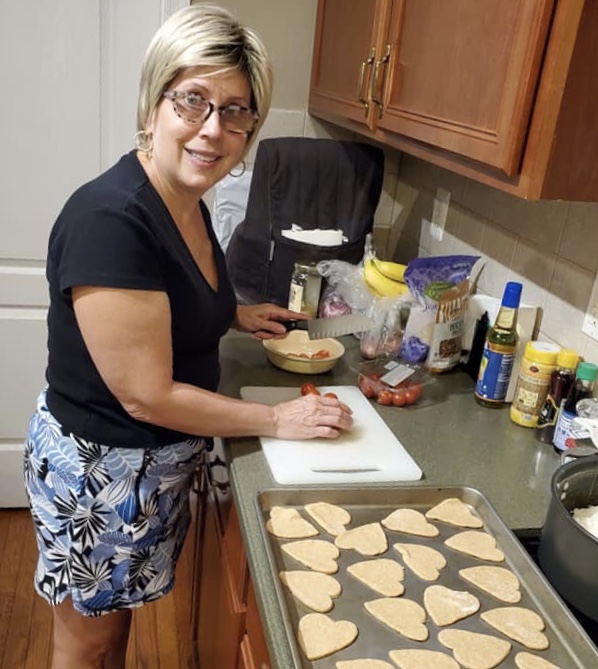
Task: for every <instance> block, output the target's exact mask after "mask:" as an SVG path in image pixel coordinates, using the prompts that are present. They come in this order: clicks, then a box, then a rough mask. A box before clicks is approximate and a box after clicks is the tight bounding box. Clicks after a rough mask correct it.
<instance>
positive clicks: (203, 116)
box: [164, 91, 259, 135]
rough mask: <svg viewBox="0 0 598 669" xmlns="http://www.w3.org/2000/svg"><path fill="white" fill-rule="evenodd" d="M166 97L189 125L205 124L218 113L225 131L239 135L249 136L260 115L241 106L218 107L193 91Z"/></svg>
mask: <svg viewBox="0 0 598 669" xmlns="http://www.w3.org/2000/svg"><path fill="white" fill-rule="evenodd" d="M164 97H165V98H167V99H168V100H171V101H172V106H173V107H174V113H175V114H176V115H177V116H178V117H179V118H182V119H183V121H186V122H187V123H204V122H205V121H207V120H208V119H209V118H210V116H211V115H212V112H218V114H219V116H220V122H221V123H222V126H223V127H224V129H225V130H227V131H228V132H232V133H235V134H238V135H248V134H249V133H250V132H251V131H252V130H253V129H254V128H255V126H256V123H257V122H258V119H259V114H258V113H257V112H255V111H253V110H252V109H249V107H242V106H241V105H234V104H231V105H223V106H222V107H216V105H214V103H213V102H210V101H209V100H205V99H204V98H202V97H201V95H200V94H199V93H195V92H193V91H164Z"/></svg>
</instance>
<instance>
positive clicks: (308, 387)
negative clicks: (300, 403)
mask: <svg viewBox="0 0 598 669" xmlns="http://www.w3.org/2000/svg"><path fill="white" fill-rule="evenodd" d="M301 394H302V395H320V394H321V393H320V391H319V390H318V389H317V388H316V387H315V386H314V384H313V383H304V384H303V385H302V386H301Z"/></svg>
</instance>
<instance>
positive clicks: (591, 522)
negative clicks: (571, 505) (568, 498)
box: [572, 506, 598, 539]
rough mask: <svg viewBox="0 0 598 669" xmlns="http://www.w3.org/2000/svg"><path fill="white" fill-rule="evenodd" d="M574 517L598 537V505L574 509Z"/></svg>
mask: <svg viewBox="0 0 598 669" xmlns="http://www.w3.org/2000/svg"><path fill="white" fill-rule="evenodd" d="M572 514H573V519H574V520H575V521H576V522H578V523H579V524H580V525H581V526H582V527H583V528H584V529H585V530H587V531H588V532H589V533H590V534H592V535H593V536H595V537H596V539H598V506H588V507H585V508H583V509H573V512H572Z"/></svg>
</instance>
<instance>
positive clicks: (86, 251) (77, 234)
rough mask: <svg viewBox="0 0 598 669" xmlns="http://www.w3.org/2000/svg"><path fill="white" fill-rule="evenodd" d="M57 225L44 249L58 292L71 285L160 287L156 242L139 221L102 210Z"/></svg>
mask: <svg viewBox="0 0 598 669" xmlns="http://www.w3.org/2000/svg"><path fill="white" fill-rule="evenodd" d="M61 223H62V225H60V226H59V228H58V230H57V232H56V235H55V237H54V239H52V240H51V241H50V249H49V252H50V254H51V255H52V258H53V260H54V263H55V268H56V271H57V273H58V284H59V288H60V291H61V292H64V291H67V290H69V289H70V288H72V287H73V286H104V287H110V288H130V289H139V290H165V289H166V286H165V279H164V272H163V268H162V262H161V256H162V254H161V249H160V244H159V241H158V239H157V238H156V236H155V234H154V233H153V231H152V230H151V228H150V227H149V226H148V225H147V224H146V223H145V222H144V221H143V220H141V219H139V218H136V217H135V216H133V215H132V214H131V213H128V212H124V211H114V210H110V209H108V208H106V209H97V210H94V211H89V212H87V213H85V214H79V215H77V216H76V217H73V218H70V219H69V220H63V221H62V222H61Z"/></svg>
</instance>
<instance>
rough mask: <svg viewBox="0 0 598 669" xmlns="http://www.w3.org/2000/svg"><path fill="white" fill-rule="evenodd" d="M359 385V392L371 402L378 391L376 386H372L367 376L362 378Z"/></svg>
mask: <svg viewBox="0 0 598 669" xmlns="http://www.w3.org/2000/svg"><path fill="white" fill-rule="evenodd" d="M357 385H358V386H359V390H361V392H362V393H363V394H364V395H365V396H366V397H367V398H368V399H369V400H371V399H372V398H373V397H375V395H376V390H375V388H374V385H373V384H372V382H371V381H369V380H368V379H366V377H365V376H360V377H359V379H358V381H357Z"/></svg>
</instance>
